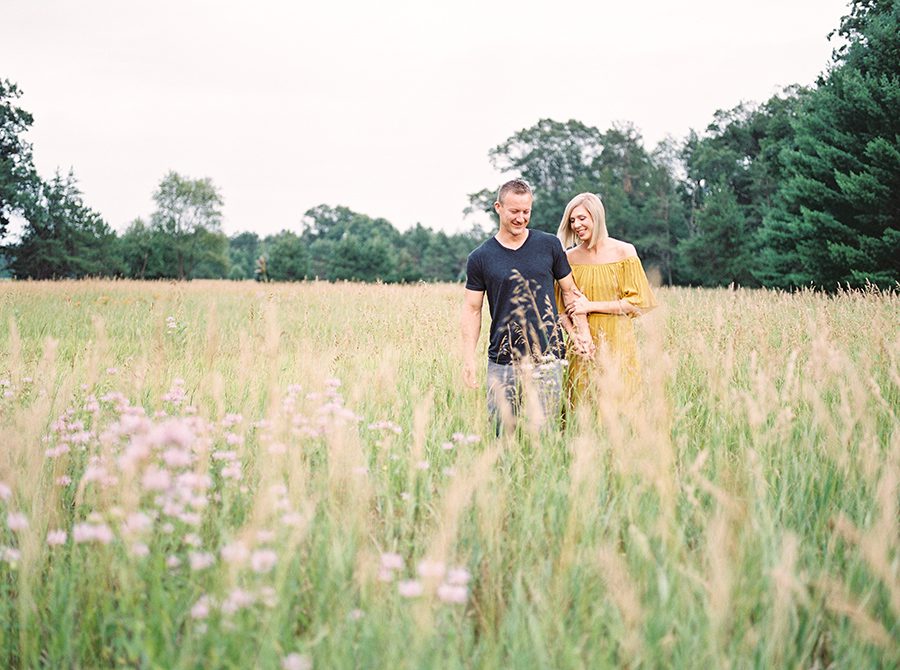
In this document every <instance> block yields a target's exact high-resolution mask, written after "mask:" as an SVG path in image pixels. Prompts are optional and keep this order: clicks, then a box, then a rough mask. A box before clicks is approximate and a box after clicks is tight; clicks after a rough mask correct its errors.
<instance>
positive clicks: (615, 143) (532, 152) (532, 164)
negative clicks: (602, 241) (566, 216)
mask: <svg viewBox="0 0 900 670" xmlns="http://www.w3.org/2000/svg"><path fill="white" fill-rule="evenodd" d="M489 158H490V161H491V164H492V165H493V166H494V168H495V169H497V170H500V171H502V172H505V173H508V174H509V175H513V174H515V175H521V176H522V177H524V178H525V179H526V180H527V181H528V182H529V183H530V184H531V185H532V187H533V188H534V191H535V199H534V207H533V211H532V216H531V226H532V227H534V228H538V229H541V230H546V231H548V232H552V233H555V232H556V231H557V229H558V227H559V223H560V219H561V217H562V215H563V212H564V211H565V207H566V205H567V204H568V202H569V200H570V199H571V198H572V197H573V196H575V195H576V194H578V193H582V192H585V191H588V192H593V193H597V194H598V195H600V197H601V199H602V200H603V201H604V203H605V205H606V210H607V226H608V228H609V230H610V234H611V235H612V236H613V237H620V238H622V239H625V240H627V241H629V242H632V243H633V244H635V246H637V248H638V252H639V253H640V254H641V255H642V257H643V258H644V259H645V261H646V262H647V264H648V266H650V267H656V268H657V269H658V270H659V271H660V272H661V274H662V275H663V277H665V278H667V279H668V280H669V281H671V280H672V278H673V273H674V269H673V262H674V255H673V253H672V250H673V249H674V245H675V240H676V235H677V234H678V231H679V230H680V229H681V228H683V221H684V208H683V206H682V205H681V197H680V196H679V193H678V184H677V182H676V180H675V179H674V178H673V176H672V171H671V170H672V167H673V165H672V158H673V155H672V151H671V147H670V146H669V144H666V143H664V144H662V145H661V146H660V147H659V148H658V149H657V151H655V152H654V153H653V154H648V153H647V151H646V150H645V149H644V146H643V140H642V138H641V136H640V134H639V133H638V131H637V130H636V129H635V128H634V126H632V125H630V124H623V125H617V126H613V127H612V128H610V129H609V130H608V131H607V132H605V133H601V132H600V131H599V130H597V129H596V128H593V127H589V126H585V125H584V124H583V123H581V122H579V121H574V120H570V121H567V122H566V123H561V122H559V121H554V120H552V119H542V120H540V121H538V123H537V124H535V125H534V126H532V127H530V128H525V129H523V130H520V131H518V132H517V133H515V134H514V135H513V136H512V137H510V138H509V139H507V140H506V141H505V142H503V143H502V144H500V145H498V146H497V147H495V148H494V149H492V150H491V151H490V152H489ZM495 193H496V190H491V189H483V190H482V191H480V192H478V193H474V194H472V195H470V196H469V201H470V205H469V207H468V209H467V211H469V212H472V211H479V210H483V211H489V212H493V202H494V200H495V198H496V196H495Z"/></svg>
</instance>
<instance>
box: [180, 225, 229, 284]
mask: <svg viewBox="0 0 900 670" xmlns="http://www.w3.org/2000/svg"><path fill="white" fill-rule="evenodd" d="M194 234H195V236H196V246H195V248H194V249H195V250H194V253H195V260H194V265H193V268H192V269H191V273H190V278H191V279H224V278H226V277H228V276H229V271H230V270H231V259H230V258H229V257H228V237H227V236H226V235H225V233H223V232H221V231H213V230H207V229H205V228H200V229H198V230H197V231H196V232H195V233H194Z"/></svg>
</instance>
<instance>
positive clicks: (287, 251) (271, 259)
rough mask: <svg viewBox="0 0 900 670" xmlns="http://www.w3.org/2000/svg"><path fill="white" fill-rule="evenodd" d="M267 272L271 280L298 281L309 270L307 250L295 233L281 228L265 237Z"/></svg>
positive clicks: (304, 276)
mask: <svg viewBox="0 0 900 670" xmlns="http://www.w3.org/2000/svg"><path fill="white" fill-rule="evenodd" d="M266 249H267V250H268V253H267V264H266V265H267V272H268V277H269V279H271V280H272V281H299V280H301V279H304V278H306V275H307V273H308V272H309V251H308V250H307V248H306V244H305V243H304V242H303V240H302V239H301V238H300V236H299V235H297V234H296V233H292V232H291V231H289V230H282V231H281V232H280V233H278V234H277V235H272V236H270V237H267V238H266Z"/></svg>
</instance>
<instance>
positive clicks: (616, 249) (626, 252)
mask: <svg viewBox="0 0 900 670" xmlns="http://www.w3.org/2000/svg"><path fill="white" fill-rule="evenodd" d="M606 241H607V243H608V244H609V245H610V250H611V251H612V252H613V253H614V254H615V256H616V257H617V258H618V259H619V260H625V259H626V258H632V257H636V256H637V249H635V248H634V245H633V244H631V243H630V242H625V241H624V240H617V239H615V238H612V237H609V238H607V240H606Z"/></svg>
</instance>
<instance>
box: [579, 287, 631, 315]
mask: <svg viewBox="0 0 900 670" xmlns="http://www.w3.org/2000/svg"><path fill="white" fill-rule="evenodd" d="M566 312H567V313H568V314H569V316H578V315H581V314H591V313H595V314H616V315H618V316H631V315H634V316H640V314H641V310H640V309H639V308H637V307H635V306H634V305H632V304H631V303H630V302H628V301H627V300H625V299H624V298H623V299H621V300H588V299H587V298H586V297H585V296H584V295H583V294H582V293H580V292H579V293H578V297H576V298H575V300H573V301H572V302H571V303H570V304H569V305H567V307H566Z"/></svg>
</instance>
